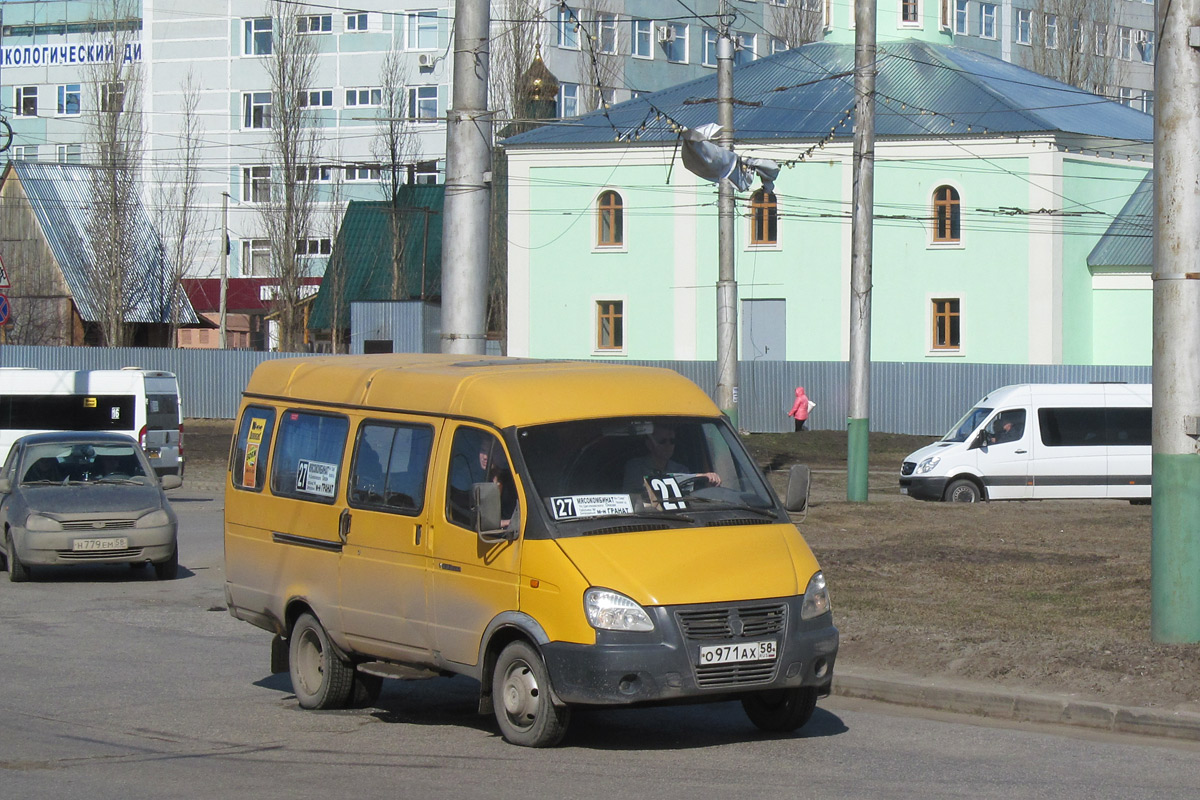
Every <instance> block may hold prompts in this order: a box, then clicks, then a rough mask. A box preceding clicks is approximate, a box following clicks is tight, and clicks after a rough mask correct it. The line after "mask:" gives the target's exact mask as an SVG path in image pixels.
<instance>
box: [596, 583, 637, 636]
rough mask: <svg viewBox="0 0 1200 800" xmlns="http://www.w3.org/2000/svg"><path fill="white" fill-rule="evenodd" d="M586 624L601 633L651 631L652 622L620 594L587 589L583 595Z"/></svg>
mask: <svg viewBox="0 0 1200 800" xmlns="http://www.w3.org/2000/svg"><path fill="white" fill-rule="evenodd" d="M583 608H584V611H586V612H587V620H588V623H589V624H590V625H591V626H592V627H593V628H597V629H599V630H602V631H652V630H654V621H653V620H651V619H650V615H649V614H647V613H646V609H644V608H642V607H641V606H639V605H638V604H637V603H635V602H634V601H633V600H631V599H629V598H628V597H626V596H625V595H623V594H621V593H620V592H614V591H612V590H610V589H588V590H587V591H586V592H584V594H583Z"/></svg>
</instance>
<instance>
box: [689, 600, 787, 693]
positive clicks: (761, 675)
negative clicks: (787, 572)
mask: <svg viewBox="0 0 1200 800" xmlns="http://www.w3.org/2000/svg"><path fill="white" fill-rule="evenodd" d="M675 618H676V620H678V622H679V628H680V630H681V631H682V633H683V637H684V639H685V640H686V641H687V642H688V643H689V644H693V645H695V648H691V649H693V657H694V655H695V653H697V652H698V648H699V647H701V646H704V645H712V644H719V643H721V642H730V643H733V642H744V641H751V640H754V639H761V638H764V637H769V636H775V635H778V634H782V633H784V631H785V630H786V627H787V606H786V605H783V604H780V603H773V604H770V605H758V606H733V607H724V608H705V609H698V610H688V611H677V612H675ZM778 644H780V645H781V646H782V642H781V641H780V642H778ZM778 669H779V661H778V659H773V660H771V661H750V662H741V663H735V664H709V665H704V666H700V665H695V664H693V670H694V672H695V676H696V685H697V686H700V687H702V688H706V689H711V688H721V687H727V686H742V685H747V684H756V683H770V682H771V681H773V680H775V675H776V673H777V672H778Z"/></svg>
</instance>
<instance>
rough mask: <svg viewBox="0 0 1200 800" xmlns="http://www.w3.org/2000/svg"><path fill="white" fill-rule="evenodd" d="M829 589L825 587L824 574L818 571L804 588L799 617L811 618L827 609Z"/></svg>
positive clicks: (828, 606) (825, 611) (828, 607)
mask: <svg viewBox="0 0 1200 800" xmlns="http://www.w3.org/2000/svg"><path fill="white" fill-rule="evenodd" d="M829 609H830V605H829V590H828V589H826V588H825V576H824V575H823V574H822V573H820V572H818V573H817V574H816V575H813V576H812V580H810V581H809V582H808V588H807V589H805V590H804V602H803V603H802V604H801V606H800V619H812V618H813V617H819V616H821V615H822V614H825V613H827V612H828V611H829Z"/></svg>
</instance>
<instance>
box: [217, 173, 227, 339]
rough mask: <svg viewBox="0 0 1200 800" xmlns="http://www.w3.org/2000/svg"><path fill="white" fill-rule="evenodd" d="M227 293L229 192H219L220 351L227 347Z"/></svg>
mask: <svg viewBox="0 0 1200 800" xmlns="http://www.w3.org/2000/svg"><path fill="white" fill-rule="evenodd" d="M228 293H229V192H221V304H220V306H219V308H220V315H221V317H220V331H221V349H222V350H224V349H225V348H227V347H228V346H229V328H228V325H227V324H226V319H225V309H226V296H227V294H228Z"/></svg>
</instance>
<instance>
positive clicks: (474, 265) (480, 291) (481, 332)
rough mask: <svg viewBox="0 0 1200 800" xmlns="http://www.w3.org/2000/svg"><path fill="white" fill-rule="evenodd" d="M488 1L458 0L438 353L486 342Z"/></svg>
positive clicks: (471, 350) (477, 349) (481, 347)
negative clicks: (440, 329) (440, 341)
mask: <svg viewBox="0 0 1200 800" xmlns="http://www.w3.org/2000/svg"><path fill="white" fill-rule="evenodd" d="M489 20H490V16H489V8H488V0H455V3H454V94H453V101H452V105H451V108H450V111H449V114H448V115H447V119H446V202H445V207H444V214H445V216H444V218H443V229H442V352H443V353H464V354H477V355H478V354H482V353H483V352H484V351H485V348H486V346H487V342H486V337H487V329H486V325H487V282H488V257H489V248H488V243H489V240H490V237H489V225H490V223H491V187H490V186H489V182H490V181H491V172H490V170H491V160H492V129H491V118H490V117H489V116H488V114H487V96H488V24H489Z"/></svg>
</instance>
